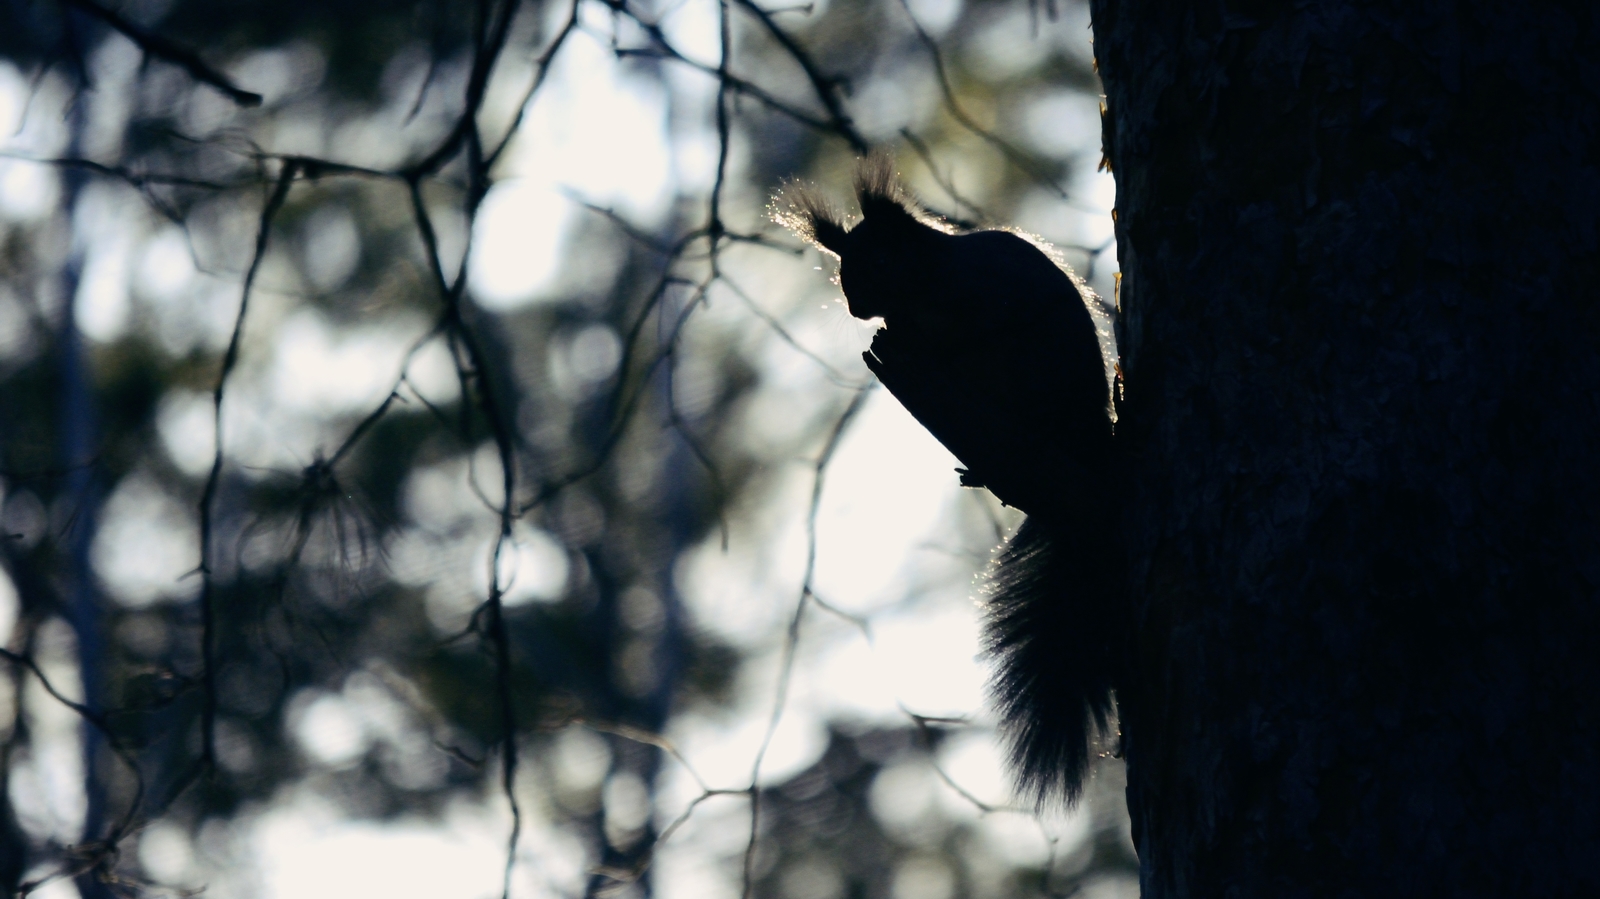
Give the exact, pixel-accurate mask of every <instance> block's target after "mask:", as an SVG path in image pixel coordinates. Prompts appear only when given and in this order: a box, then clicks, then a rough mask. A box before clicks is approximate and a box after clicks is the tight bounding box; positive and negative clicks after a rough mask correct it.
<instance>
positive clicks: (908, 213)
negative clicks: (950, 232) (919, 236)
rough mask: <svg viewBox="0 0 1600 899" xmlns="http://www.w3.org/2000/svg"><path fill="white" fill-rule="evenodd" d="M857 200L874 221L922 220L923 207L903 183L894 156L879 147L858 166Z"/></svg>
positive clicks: (905, 221)
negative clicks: (895, 166) (897, 171)
mask: <svg viewBox="0 0 1600 899" xmlns="http://www.w3.org/2000/svg"><path fill="white" fill-rule="evenodd" d="M856 201H857V202H858V203H860V204H861V214H862V216H864V217H866V218H869V219H872V220H874V221H879V222H882V221H885V220H890V221H894V220H900V221H902V222H903V223H905V224H910V223H913V222H921V221H922V219H923V217H924V216H923V214H922V208H921V206H920V205H918V203H917V201H916V198H914V197H912V196H911V192H910V191H908V190H906V187H905V185H904V184H902V183H900V176H899V175H897V174H896V173H895V170H894V156H893V155H891V154H890V153H889V152H888V151H886V150H878V151H876V152H874V153H873V154H872V155H871V156H868V157H867V158H865V159H863V160H861V162H860V163H859V164H857V166H856Z"/></svg>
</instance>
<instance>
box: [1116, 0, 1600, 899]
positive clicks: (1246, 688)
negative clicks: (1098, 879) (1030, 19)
mask: <svg viewBox="0 0 1600 899" xmlns="http://www.w3.org/2000/svg"><path fill="white" fill-rule="evenodd" d="M1093 5H1094V15H1095V48H1096V53H1097V57H1098V61H1099V66H1100V72H1101V75H1102V77H1103V78H1104V83H1105V90H1106V96H1107V100H1106V105H1107V116H1106V128H1105V134H1106V137H1107V147H1106V153H1107V158H1108V160H1109V162H1110V164H1111V165H1112V166H1113V168H1114V171H1115V173H1116V177H1117V191H1118V194H1117V196H1118V199H1117V212H1118V219H1117V235H1118V241H1119V253H1120V261H1121V265H1122V272H1123V274H1122V277H1121V296H1120V300H1121V310H1122V317H1121V321H1120V329H1119V342H1120V347H1121V354H1122V373H1123V376H1124V379H1125V393H1124V397H1123V400H1122V402H1121V404H1120V413H1121V418H1120V421H1119V441H1120V442H1121V443H1122V444H1124V446H1125V452H1126V456H1127V464H1128V471H1127V478H1126V482H1125V484H1124V489H1125V499H1126V512H1125V533H1126V536H1127V543H1128V545H1129V547H1130V548H1131V550H1130V551H1131V554H1132V572H1133V602H1134V611H1135V613H1136V615H1137V618H1138V625H1137V640H1138V655H1137V659H1136V662H1137V667H1138V675H1137V680H1136V683H1134V684H1133V685H1132V688H1131V689H1130V690H1127V691H1125V692H1124V694H1123V696H1122V697H1121V712H1122V716H1123V718H1122V721H1123V726H1124V728H1125V733H1126V739H1127V743H1126V746H1127V762H1128V778H1129V786H1128V796H1129V805H1130V810H1131V813H1132V815H1133V820H1134V834H1135V840H1136V843H1137V846H1138V850H1139V856H1140V865H1141V869H1142V884H1143V892H1144V895H1145V896H1146V897H1147V899H1162V897H1180V896H1181V897H1201V896H1229V897H1254V896H1262V897H1266V896H1273V897H1278V896H1356V895H1360V896H1380V895H1393V896H1432V895H1438V896H1446V895H1447V896H1507V895H1529V896H1533V895H1538V896H1578V895H1593V894H1594V893H1595V892H1596V890H1597V889H1600V866H1597V865H1596V859H1597V858H1600V739H1597V738H1600V654H1597V653H1596V652H1595V648H1596V646H1597V645H1600V643H1597V638H1600V595H1597V587H1600V467H1597V466H1596V465H1595V464H1594V451H1595V447H1596V446H1600V408H1597V406H1596V404H1595V397H1596V396H1597V395H1600V353H1597V352H1596V350H1597V348H1600V313H1597V311H1596V310H1597V309H1600V304H1597V303H1596V301H1595V296H1594V291H1595V284H1596V283H1597V276H1600V244H1597V241H1600V231H1597V229H1596V227H1595V210H1596V198H1597V197H1600V169H1597V166H1596V162H1595V160H1596V151H1597V143H1596V142H1597V140H1600V137H1597V132H1600V93H1597V87H1600V83H1597V81H1596V69H1595V62H1594V61H1595V60H1596V59H1597V58H1600V18H1597V13H1596V12H1595V10H1594V9H1593V8H1592V7H1589V6H1584V5H1577V4H1554V3H1539V4H1513V3H1504V2H1468V3H1458V4H1438V3H1400V2H1395V3H1390V2H1379V3H1360V4H1357V3H1343V2H1333V3H1320V4H1262V3H1250V4H1225V3H1201V4H1188V3H1171V2H1161V0H1135V2H1106V0H1097V2H1095V3H1094V4H1093Z"/></svg>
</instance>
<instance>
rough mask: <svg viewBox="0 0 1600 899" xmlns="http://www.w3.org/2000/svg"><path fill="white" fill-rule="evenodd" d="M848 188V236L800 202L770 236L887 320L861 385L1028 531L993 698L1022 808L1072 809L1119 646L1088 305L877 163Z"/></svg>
mask: <svg viewBox="0 0 1600 899" xmlns="http://www.w3.org/2000/svg"><path fill="white" fill-rule="evenodd" d="M855 187H856V191H855V192H856V198H857V201H858V202H859V203H860V207H861V214H862V218H861V220H860V221H859V222H858V223H856V224H855V225H854V226H853V227H847V226H846V224H845V218H844V216H843V215H841V214H840V213H839V212H838V211H837V210H836V209H835V208H834V207H833V206H831V205H830V204H829V203H828V202H827V201H826V200H825V199H824V198H822V197H821V196H820V195H818V194H817V193H815V192H814V191H811V190H808V189H805V188H801V187H797V186H795V185H790V186H789V187H788V188H786V189H785V190H784V191H783V193H782V194H780V195H779V197H778V198H777V199H776V200H775V202H774V204H773V207H772V215H773V218H774V219H775V220H776V221H777V222H779V223H780V224H782V225H784V226H785V227H788V228H789V229H790V230H792V231H794V232H795V233H796V234H797V235H799V236H800V237H801V238H802V239H804V240H806V241H808V242H810V243H812V244H814V245H815V246H817V247H818V248H820V249H822V250H824V251H826V252H828V253H830V254H832V255H834V256H837V257H838V258H839V276H838V280H839V284H840V286H841V287H842V288H843V290H844V295H845V300H846V302H847V303H848V305H849V309H850V314H851V315H853V316H855V317H857V318H861V319H874V318H877V319H882V327H881V328H880V329H879V330H878V331H877V333H876V334H875V335H874V337H873V340H872V346H871V349H869V350H868V351H867V352H866V353H865V354H863V355H864V358H865V360H866V363H867V367H868V368H870V369H871V370H872V372H873V373H874V374H876V375H877V377H878V379H879V381H881V382H882V383H883V385H884V386H885V387H887V388H888V389H889V392H890V393H892V394H893V395H894V396H895V398H896V399H898V400H899V401H900V402H901V404H903V405H904V406H905V408H906V410H907V411H909V412H910V413H911V414H912V415H913V416H914V417H915V418H916V419H917V420H918V421H919V422H921V423H922V425H923V426H924V427H926V428H927V429H928V431H929V432H931V433H932V434H933V436H934V437H936V438H937V439H938V440H939V442H941V443H943V444H944V445H945V447H946V448H947V449H949V450H950V452H951V453H952V454H954V455H955V456H956V458H958V459H959V460H961V463H962V464H963V465H964V466H965V469H964V470H961V469H958V471H959V473H960V476H961V483H962V484H964V485H967V486H970V487H986V488H988V489H989V490H990V491H991V492H992V493H994V494H995V496H997V497H999V498H1000V500H1001V501H1002V502H1004V503H1006V504H1007V505H1010V506H1015V507H1016V508H1018V509H1021V510H1022V511H1023V512H1025V513H1027V518H1026V519H1025V520H1024V522H1023V524H1022V526H1021V527H1020V528H1019V529H1018V530H1017V531H1016V533H1015V534H1013V535H1012V536H1011V538H1010V539H1009V540H1008V541H1007V542H1006V544H1005V545H1004V546H1003V547H1002V548H1001V549H1000V550H999V552H998V554H997V556H996V558H995V561H994V563H993V565H992V566H991V569H990V572H989V577H988V584H987V586H986V589H985V593H986V602H985V612H984V618H985V623H984V629H985V634H984V637H985V639H984V644H985V648H986V651H987V653H988V654H989V655H990V656H991V658H993V659H994V660H995V662H996V670H995V673H994V675H993V676H992V678H991V681H990V685H989V687H990V695H991V700H992V701H993V702H994V704H995V707H996V709H997V712H998V716H999V720H1000V728H1001V732H1002V735H1003V737H1004V738H1005V740H1006V743H1007V747H1008V750H1009V756H1010V761H1011V763H1012V769H1013V772H1014V776H1015V778H1016V781H1017V785H1018V788H1019V790H1020V791H1021V792H1022V793H1023V794H1024V795H1028V796H1031V798H1032V799H1033V800H1034V801H1035V802H1036V803H1040V804H1042V803H1044V802H1046V801H1047V800H1049V799H1050V798H1051V797H1060V798H1061V799H1063V800H1065V801H1066V802H1067V803H1071V802H1074V801H1076V800H1077V798H1078V797H1079V796H1080V795H1081V794H1082V791H1083V782H1084V778H1085V776H1086V775H1087V773H1088V767H1089V747H1090V742H1091V740H1093V739H1097V738H1107V737H1110V736H1111V731H1112V724H1111V721H1112V714H1113V698H1112V697H1113V690H1114V689H1115V687H1116V686H1117V682H1118V680H1119V679H1120V678H1119V677H1118V672H1119V671H1120V670H1122V669H1123V668H1124V667H1125V665H1126V655H1127V653H1126V651H1125V649H1126V647H1127V645H1128V643H1129V641H1127V639H1126V630H1127V628H1126V627H1125V624H1124V614H1125V613H1124V610H1125V607H1126V603H1125V597H1124V592H1125V588H1124V583H1125V576H1124V574H1123V571H1124V564H1125V563H1124V558H1123V553H1122V551H1121V546H1120V543H1119V541H1118V536H1117V527H1116V520H1115V514H1114V513H1115V505H1114V501H1115V497H1114V493H1113V483H1112V482H1113V477H1112V475H1113V465H1114V462H1115V456H1114V439H1113V425H1112V423H1113V416H1112V412H1111V404H1110V388H1109V385H1108V384H1107V382H1106V372H1105V361H1104V357H1103V356H1102V353H1101V348H1100V341H1099V337H1098V335H1097V333H1096V328H1095V324H1094V319H1093V317H1092V316H1091V315H1090V313H1089V310H1088V307H1087V305H1086V303H1087V302H1089V301H1093V299H1094V295H1093V293H1092V292H1091V291H1090V290H1089V288H1088V287H1087V286H1086V285H1085V284H1084V283H1083V282H1082V281H1081V280H1079V279H1078V278H1077V277H1076V276H1074V275H1073V274H1072V273H1071V271H1070V270H1069V269H1067V268H1066V267H1065V266H1064V265H1063V264H1060V263H1058V262H1057V261H1056V260H1055V259H1053V258H1052V257H1051V256H1050V255H1049V254H1047V253H1046V252H1045V251H1044V250H1043V249H1041V248H1040V246H1038V245H1036V244H1035V243H1033V242H1031V241H1029V240H1028V239H1026V238H1024V237H1022V236H1020V235H1018V234H1014V233H1011V232H1009V231H995V230H976V231H965V232H962V231H958V230H956V229H954V228H952V227H950V226H948V225H947V224H945V223H944V222H942V221H941V220H939V219H937V218H935V217H933V216H931V215H929V214H927V213H926V212H924V211H923V210H922V208H921V207H920V206H919V205H918V204H917V203H916V201H915V200H914V199H913V198H912V197H911V196H910V195H909V193H908V192H907V191H906V190H905V188H904V187H903V186H902V185H901V183H900V181H899V179H898V178H897V177H896V176H895V173H894V170H893V167H892V164H891V162H890V160H888V159H887V158H886V157H883V156H877V157H873V158H870V159H868V160H866V161H864V162H863V163H862V164H861V165H860V166H859V168H858V170H857V173H856V185H855Z"/></svg>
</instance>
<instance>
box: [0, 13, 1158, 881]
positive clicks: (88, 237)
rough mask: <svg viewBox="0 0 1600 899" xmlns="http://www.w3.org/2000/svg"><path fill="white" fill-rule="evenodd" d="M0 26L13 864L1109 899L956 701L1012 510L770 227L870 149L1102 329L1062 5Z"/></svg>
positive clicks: (1117, 808) (1083, 108)
mask: <svg viewBox="0 0 1600 899" xmlns="http://www.w3.org/2000/svg"><path fill="white" fill-rule="evenodd" d="M0 17H3V19H4V21H3V22H0V25H3V27H0V134H3V135H4V137H3V139H0V153H3V154H4V155H3V156H0V253H3V254H4V263H3V266H0V478H3V482H0V485H3V491H4V493H3V497H4V505H3V511H0V523H3V530H4V540H3V542H0V566H3V569H4V574H3V576H0V647H3V648H4V658H5V660H6V662H7V663H8V664H6V665H3V666H0V738H3V741H4V742H3V747H0V762H3V764H0V771H3V776H4V779H5V790H4V791H3V792H0V883H3V885H4V886H5V887H6V888H7V889H8V890H15V891H21V892H24V893H31V894H32V895H35V896H40V897H53V899H61V897H68V896H73V895H79V896H83V897H86V899H88V897H101V896H126V895H153V896H154V895H184V894H186V893H187V892H188V891H192V890H199V889H202V888H203V889H205V891H206V894H207V895H212V896H226V897H233V896H263V897H279V896H281V897H288V896H294V897H296V899H310V897H317V896H335V895H337V896H350V895H384V896H386V897H390V899H400V897H405V896H423V895H426V896H430V897H449V896H461V897H477V896H493V895H502V894H505V895H509V896H518V897H532V896H594V895H606V896H646V895H661V896H683V897H690V896H692V897H697V899H698V897H707V899H714V897H731V896H739V895H745V896H749V895H760V896H781V897H786V899H834V897H843V896H852V897H855V896H861V897H879V896H883V897H899V899H910V897H917V899H954V897H966V896H979V895H981V896H985V897H1001V896H1044V895H1065V894H1070V893H1074V891H1081V892H1077V893H1076V895H1084V896H1097V897H1098V896H1116V895H1133V894H1135V892H1136V890H1137V881H1136V876H1135V875H1136V863H1135V861H1134V859H1133V856H1132V850H1131V846H1130V845H1129V843H1128V836H1127V822H1126V815H1125V812H1124V810H1123V805H1122V798H1121V776H1120V771H1119V769H1118V763H1117V762H1116V760H1114V759H1108V760H1105V761H1104V762H1103V763H1102V765H1101V767H1100V768H1099V769H1098V770H1097V773H1096V776H1095V780H1094V783H1093V785H1092V787H1091V791H1090V795H1089V797H1088V799H1087V800H1086V802H1085V803H1084V804H1083V805H1082V806H1081V807H1080V808H1078V809H1076V810H1075V811H1073V812H1071V813H1070V814H1068V813H1061V812H1047V813H1044V814H1038V813H1035V812H1034V810H1032V809H1029V808H1019V807H1017V806H1016V804H1015V802H1014V800H1013V798H1012V796H1011V794H1010V791H1009V787H1008V784H1007V781H1006V776H1005V773H1004V770H1003V765H1002V764H1001V761H1000V755H999V753H998V752H997V750H996V745H995V740H994V734H993V731H992V722H991V721H990V719H989V718H988V716H987V715H986V713H985V711H984V709H983V701H982V682H983V678H984V671H985V669H984V663H983V661H982V659H981V658H979V655H980V654H979V644H978V636H977V635H978V628H977V623H976V606H975V604H974V598H975V596H976V595H977V593H978V591H979V589H980V585H979V582H978V577H979V575H980V573H981V572H982V570H983V569H984V566H985V565H986V564H987V560H988V558H989V554H990V551H991V550H992V548H993V547H994V546H995V545H996V544H997V543H998V542H999V540H1000V539H1001V537H1002V536H1003V535H1004V534H1005V533H1006V532H1007V530H1008V529H1009V528H1010V527H1012V526H1014V524H1015V522H1016V515H1015V513H1014V512H1012V511H1011V510H1006V509H1003V508H1002V507H1000V506H999V504H998V503H997V502H995V501H994V500H993V498H992V497H989V496H988V495H987V494H985V493H982V492H979V491H965V490H962V489H961V488H959V487H958V486H957V483H956V478H955V475H954V473H953V469H954V468H955V467H956V464H957V463H956V461H955V460H954V459H953V458H952V457H951V456H949V454H948V453H946V452H945V451H944V450H943V449H942V448H941V447H940V446H939V445H938V444H937V443H936V442H935V441H934V440H933V439H932V438H931V437H930V436H928V435H927V434H926V433H925V432H924V431H923V430H922V429H921V428H920V426H918V425H917V424H916V423H915V422H914V421H913V420H911V419H910V418H909V416H907V415H906V414H905V413H904V412H903V410H901V409H900V407H899V406H898V404H897V403H895V402H894V400H893V399H892V398H891V397H889V396H888V395H887V393H886V392H885V391H882V390H877V389H874V386H873V383H872V379H871V375H870V374H869V373H868V372H867V371H866V368H865V366H864V365H863V364H862V363H861V361H860V358H859V355H860V352H861V351H862V350H863V349H864V348H865V345H866V343H867V341H868V340H869V339H870V333H871V327H870V326H865V325H863V324H861V323H858V322H855V321H854V320H852V319H851V318H850V317H849V316H848V314H847V313H846V311H845V309H844V306H843V303H842V301H841V300H840V297H839V293H838V288H837V287H836V286H835V285H833V284H831V283H830V282H829V280H828V275H830V274H831V260H830V259H828V258H827V257H823V256H821V255H820V254H818V253H817V252H816V251H814V250H811V249H809V248H805V247H803V246H802V245H801V244H800V243H799V242H798V241H797V240H796V239H794V238H793V237H792V236H791V235H789V234H787V233H785V232H783V231H782V230H781V229H779V228H777V227H776V226H775V225H773V224H772V223H771V222H770V220H769V216H768V204H769V201H770V199H771V197H772V196H773V194H774V193H775V191H777V190H778V189H779V188H780V186H781V185H782V184H783V183H784V181H785V180H786V179H795V178H798V179H802V180H808V181H814V182H816V183H818V184H819V185H821V186H822V188H823V189H824V190H825V191H829V192H832V193H835V194H836V195H837V196H839V198H840V199H841V201H843V200H844V199H845V197H846V194H847V184H848V181H849V177H850V171H851V169H852V167H853V165H854V162H855V160H856V159H857V158H858V157H860V156H861V155H863V154H865V153H867V152H869V151H870V150H873V149H880V148H887V149H888V150H889V151H890V152H892V153H894V155H895V157H896V159H897V162H898V165H899V167H900V170H901V171H902V172H903V174H904V176H905V178H906V180H907V182H908V184H909V185H910V186H911V187H912V189H913V190H914V191H915V192H916V193H917V194H918V195H919V196H921V197H922V198H923V199H924V201H925V202H926V203H927V205H928V206H929V207H930V208H931V209H933V210H934V211H936V212H938V213H940V214H943V215H945V216H947V217H948V218H950V219H951V220H952V221H955V222H957V223H960V224H966V225H978V224H990V225H1014V226H1017V227H1021V228H1023V229H1026V230H1028V231H1031V232H1033V233H1036V234H1037V235H1039V236H1041V237H1043V238H1044V239H1046V240H1048V241H1051V242H1052V243H1054V244H1055V245H1056V246H1057V247H1058V248H1060V249H1061V250H1062V252H1063V254H1064V256H1065V258H1066V259H1067V260H1068V261H1069V262H1070V263H1071V264H1073V265H1074V266H1075V267H1076V268H1077V269H1078V271H1079V272H1080V273H1082V274H1083V275H1084V276H1085V277H1086V278H1088V280H1089V281H1090V283H1091V285H1092V286H1094V287H1095V288H1096V289H1097V290H1098V291H1099V292H1100V294H1101V296H1103V297H1106V298H1108V306H1109V299H1110V298H1111V297H1113V296H1114V283H1115V282H1114V278H1115V272H1116V261H1115V248H1114V243H1113V240H1112V237H1111V227H1112V226H1111V218H1110V208H1111V204H1112V199H1113V186H1112V181H1111V176H1110V174H1109V173H1106V172H1104V171H1100V169H1099V164H1100V120H1099V95H1098V93H1099V86H1098V81H1097V79H1096V77H1095V74H1094V71H1093V64H1092V47H1091V43H1090V32H1089V22H1088V13H1087V8H1086V7H1085V6H1084V5H1083V4H1081V3H1075V2H1067V3H1065V4H1064V5H1057V4H1055V3H1053V2H1049V0H1043V2H1034V3H1022V2H1017V0H1003V2H994V0H985V2H962V0H831V2H829V0H819V2H813V3H809V4H805V5H792V6H783V5H781V2H780V3H778V4H758V3H757V2H755V0H674V2H651V0H645V2H633V0H613V2H601V0H573V2H564V0H541V2H517V0H509V2H496V0H483V2H479V3H476V4H470V5H469V4H463V5H455V4H444V3H436V2H418V3H392V2H391V3H378V2H371V0H342V2H337V3H327V2H320V3H305V2H287V3H283V2H279V3H272V4H267V3H262V2H237V3H228V4H205V3H197V2H190V0H175V2H163V0H140V2H128V3H122V4H118V5H115V6H112V5H109V4H104V5H103V4H101V3H97V2H91V0H62V2H52V0H6V2H5V3H4V4H3V5H0ZM819 270H820V271H819ZM1108 311H1109V310H1108ZM219 421H220V433H221V435H222V439H221V440H220V441H218V440H217V439H216V436H215V435H216V434H217V433H218V422H219Z"/></svg>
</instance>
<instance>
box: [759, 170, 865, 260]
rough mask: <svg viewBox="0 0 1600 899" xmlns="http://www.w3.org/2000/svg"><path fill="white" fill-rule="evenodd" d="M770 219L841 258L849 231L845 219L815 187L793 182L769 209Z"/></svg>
mask: <svg viewBox="0 0 1600 899" xmlns="http://www.w3.org/2000/svg"><path fill="white" fill-rule="evenodd" d="M767 214H768V216H770V217H771V219H772V220H773V221H774V222H776V223H778V224H779V225H782V226H783V227H785V228H788V229H789V230H790V231H791V232H793V233H794V235H795V236H796V237H798V238H800V239H801V240H803V241H805V242H806V243H809V244H811V245H812V246H814V247H816V248H817V249H819V250H823V251H824V252H828V253H832V254H833V255H835V256H839V255H842V251H843V247H844V242H845V237H846V235H847V229H846V228H845V226H844V216H843V215H841V214H840V212H839V210H838V209H837V208H836V207H834V205H833V204H832V203H830V202H828V199H827V198H826V197H824V196H823V195H822V194H820V193H818V192H817V191H816V189H815V188H813V187H811V186H810V185H807V184H801V183H800V182H798V181H791V182H789V183H788V184H785V185H784V186H783V189H782V190H780V191H778V195H777V196H775V197H773V198H772V202H771V203H770V204H768V206H767Z"/></svg>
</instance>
